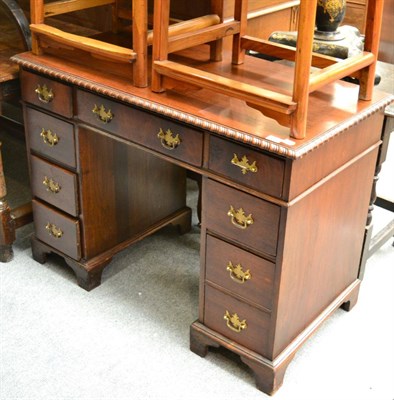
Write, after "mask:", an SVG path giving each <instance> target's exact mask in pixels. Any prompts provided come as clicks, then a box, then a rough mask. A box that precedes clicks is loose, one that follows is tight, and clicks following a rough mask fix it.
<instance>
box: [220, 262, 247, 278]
mask: <svg viewBox="0 0 394 400" xmlns="http://www.w3.org/2000/svg"><path fill="white" fill-rule="evenodd" d="M226 269H227V271H230V278H231V279H232V280H233V281H235V282H237V283H245V282H246V281H248V280H250V279H252V275H251V274H250V271H249V270H248V269H247V270H246V271H244V270H243V269H242V265H241V264H237V265H236V266H235V267H234V265H233V263H232V262H231V261H229V262H228V264H227V268H226Z"/></svg>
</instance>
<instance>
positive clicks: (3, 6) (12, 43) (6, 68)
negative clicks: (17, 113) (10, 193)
mask: <svg viewBox="0 0 394 400" xmlns="http://www.w3.org/2000/svg"><path fill="white" fill-rule="evenodd" d="M0 18H1V30H2V33H1V35H2V37H1V39H0V123H1V124H2V128H4V130H6V131H9V132H10V133H11V132H12V133H15V132H18V133H19V134H21V135H23V126H20V124H19V123H17V122H16V121H15V120H13V119H10V118H6V117H5V116H4V115H3V111H2V106H3V101H13V102H18V100H19V99H20V88H19V75H18V66H17V65H15V64H14V63H12V62H11V61H10V57H11V56H13V55H14V54H16V53H19V52H20V51H23V50H29V49H30V34H29V28H28V22H27V19H26V17H25V15H24V13H23V12H22V10H21V9H20V7H19V5H18V3H17V2H15V1H14V0H0ZM7 133H8V132H7ZM0 145H1V144H0ZM31 221H32V211H31V204H30V203H28V204H23V205H20V206H18V207H14V208H13V209H11V208H10V206H9V204H8V202H7V186H6V179H5V176H4V170H3V162H2V157H1V153H0V261H1V262H7V261H10V260H11V259H12V258H13V249H12V244H13V243H14V241H15V231H16V229H18V228H19V227H21V226H24V225H26V224H27V223H29V222H31Z"/></svg>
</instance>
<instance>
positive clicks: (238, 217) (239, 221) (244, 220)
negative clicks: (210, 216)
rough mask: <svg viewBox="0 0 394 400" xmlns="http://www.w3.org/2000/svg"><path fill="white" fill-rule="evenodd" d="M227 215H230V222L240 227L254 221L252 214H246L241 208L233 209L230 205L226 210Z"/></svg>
mask: <svg viewBox="0 0 394 400" xmlns="http://www.w3.org/2000/svg"><path fill="white" fill-rule="evenodd" d="M227 215H228V216H229V217H231V223H232V224H233V225H234V226H236V227H237V228H240V229H246V228H247V227H248V226H249V225H252V224H253V222H254V221H253V218H252V214H249V215H248V216H246V215H245V211H244V210H243V208H240V209H238V210H235V209H234V207H233V206H230V210H229V211H228V212H227Z"/></svg>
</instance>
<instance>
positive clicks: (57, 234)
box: [45, 222, 63, 239]
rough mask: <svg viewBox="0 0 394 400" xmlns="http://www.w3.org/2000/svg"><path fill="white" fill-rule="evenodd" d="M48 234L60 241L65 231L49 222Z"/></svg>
mask: <svg viewBox="0 0 394 400" xmlns="http://www.w3.org/2000/svg"><path fill="white" fill-rule="evenodd" d="M45 229H46V230H47V232H48V233H49V234H50V235H51V236H53V237H54V238H56V239H60V238H61V237H62V236H63V231H62V230H61V229H60V228H58V227H57V226H56V225H55V224H51V223H50V222H48V223H47V224H46V226H45Z"/></svg>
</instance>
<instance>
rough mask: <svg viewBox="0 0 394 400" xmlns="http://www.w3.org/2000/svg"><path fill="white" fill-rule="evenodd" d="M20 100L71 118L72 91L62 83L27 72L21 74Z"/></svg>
mask: <svg viewBox="0 0 394 400" xmlns="http://www.w3.org/2000/svg"><path fill="white" fill-rule="evenodd" d="M21 81H22V84H21V87H22V99H23V100H24V101H26V102H28V103H31V104H35V105H36V106H38V107H41V108H43V109H45V110H48V111H51V112H53V113H56V114H60V115H63V116H64V117H66V118H71V117H72V115H73V110H72V89H71V87H70V86H67V85H65V84H63V83H60V82H57V81H53V80H52V79H50V78H44V77H43V76H41V75H36V74H32V73H30V72H27V71H24V70H23V71H22V73H21Z"/></svg>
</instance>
